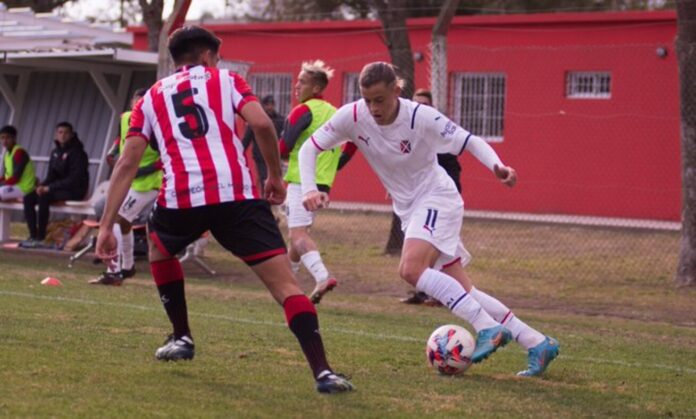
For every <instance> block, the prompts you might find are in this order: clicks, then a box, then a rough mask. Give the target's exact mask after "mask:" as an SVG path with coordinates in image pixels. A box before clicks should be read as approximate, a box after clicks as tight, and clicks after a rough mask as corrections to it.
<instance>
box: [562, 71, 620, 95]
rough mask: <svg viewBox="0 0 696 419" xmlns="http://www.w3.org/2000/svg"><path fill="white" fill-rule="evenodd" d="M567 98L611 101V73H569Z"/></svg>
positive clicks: (567, 77)
mask: <svg viewBox="0 0 696 419" xmlns="http://www.w3.org/2000/svg"><path fill="white" fill-rule="evenodd" d="M566 97H567V98H568V99H611V72H609V71H568V72H567V73H566Z"/></svg>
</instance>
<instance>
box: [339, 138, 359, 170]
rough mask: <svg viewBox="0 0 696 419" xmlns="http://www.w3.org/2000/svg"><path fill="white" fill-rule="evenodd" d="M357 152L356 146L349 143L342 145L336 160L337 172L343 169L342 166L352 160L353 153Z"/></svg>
mask: <svg viewBox="0 0 696 419" xmlns="http://www.w3.org/2000/svg"><path fill="white" fill-rule="evenodd" d="M356 151H358V146H356V145H355V144H353V143H351V142H350V141H348V142H346V143H344V144H343V146H342V147H341V157H340V158H339V159H338V170H341V169H343V166H345V165H346V164H348V162H349V161H350V160H351V159H352V158H353V156H354V155H355V152H356Z"/></svg>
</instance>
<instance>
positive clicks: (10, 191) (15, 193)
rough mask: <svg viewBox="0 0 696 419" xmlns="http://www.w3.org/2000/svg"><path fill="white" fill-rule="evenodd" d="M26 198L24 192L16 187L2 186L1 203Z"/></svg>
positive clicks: (0, 190)
mask: <svg viewBox="0 0 696 419" xmlns="http://www.w3.org/2000/svg"><path fill="white" fill-rule="evenodd" d="M22 197H24V192H22V190H21V189H19V188H18V187H16V186H15V185H2V186H0V201H9V200H12V199H19V198H22Z"/></svg>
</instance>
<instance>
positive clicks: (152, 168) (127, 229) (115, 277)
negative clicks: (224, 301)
mask: <svg viewBox="0 0 696 419" xmlns="http://www.w3.org/2000/svg"><path fill="white" fill-rule="evenodd" d="M146 92H147V89H138V90H136V91H135V93H133V97H132V98H131V109H132V108H133V107H134V106H135V104H136V103H138V101H139V100H140V99H141V98H142V97H143V95H144V94H145V93H146ZM130 115H131V111H128V112H124V113H123V114H122V115H121V121H120V122H121V125H120V126H121V129H120V133H121V134H120V138H119V144H118V155H120V154H121V152H122V151H123V147H124V145H125V142H126V134H127V133H128V125H129V123H130ZM110 154H111V153H110ZM160 186H162V161H161V160H160V155H159V152H157V151H156V150H155V149H153V148H152V147H151V146H149V145H148V146H147V148H146V149H145V154H144V155H143V157H142V159H141V160H140V166H139V167H138V172H137V173H136V175H135V179H134V180H133V183H132V184H131V187H130V190H129V191H128V196H127V197H126V199H125V200H124V201H123V204H122V205H121V208H120V209H119V210H118V216H117V222H116V223H115V224H114V228H113V232H114V236H116V249H117V252H118V257H117V258H116V260H115V261H114V262H113V263H112V264H110V265H108V266H107V269H106V272H103V273H102V274H101V275H100V276H99V277H98V278H96V279H93V280H91V281H89V283H90V284H101V285H121V284H122V283H123V280H124V279H127V278H131V277H133V276H134V275H135V258H134V255H133V246H134V242H135V239H134V236H133V229H132V227H133V221H134V220H136V219H137V218H138V216H139V215H140V214H141V213H142V212H143V211H148V212H149V211H150V210H151V209H152V206H153V204H154V203H155V199H157V195H158V194H159V189H160Z"/></svg>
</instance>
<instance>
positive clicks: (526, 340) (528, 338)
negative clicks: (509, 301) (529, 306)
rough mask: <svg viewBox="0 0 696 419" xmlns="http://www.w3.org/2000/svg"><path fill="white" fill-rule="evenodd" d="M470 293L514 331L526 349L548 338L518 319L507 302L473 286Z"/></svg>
mask: <svg viewBox="0 0 696 419" xmlns="http://www.w3.org/2000/svg"><path fill="white" fill-rule="evenodd" d="M470 294H471V296H472V297H474V298H475V299H476V301H478V302H479V304H481V306H482V307H483V309H484V310H486V311H487V312H488V314H490V315H491V316H493V318H494V319H495V320H496V321H498V322H500V323H501V324H502V325H503V326H505V327H506V328H507V329H508V330H509V331H510V332H511V333H512V336H513V337H514V338H515V341H517V343H519V344H520V345H522V347H524V348H525V349H531V348H533V347H535V346H537V345H538V344H540V343H541V342H543V341H544V339H546V336H544V335H543V334H542V333H539V332H538V331H537V330H535V329H532V328H531V327H530V326H529V325H527V323H525V322H523V321H522V320H520V319H518V318H517V316H515V314H514V313H513V312H512V311H510V309H509V308H507V306H505V304H503V303H501V302H500V301H499V300H498V299H496V298H495V297H491V296H490V295H488V294H486V293H485V292H483V291H481V290H478V289H476V288H475V287H473V288H471V293H470Z"/></svg>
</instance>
